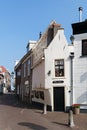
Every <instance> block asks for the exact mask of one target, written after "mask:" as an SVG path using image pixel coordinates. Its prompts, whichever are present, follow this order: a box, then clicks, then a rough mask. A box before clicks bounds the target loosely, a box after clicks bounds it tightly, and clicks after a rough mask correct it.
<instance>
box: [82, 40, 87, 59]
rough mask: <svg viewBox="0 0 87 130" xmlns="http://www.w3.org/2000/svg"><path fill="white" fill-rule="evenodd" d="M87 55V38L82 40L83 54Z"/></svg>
mask: <svg viewBox="0 0 87 130" xmlns="http://www.w3.org/2000/svg"><path fill="white" fill-rule="evenodd" d="M85 55H87V39H85V40H82V56H85Z"/></svg>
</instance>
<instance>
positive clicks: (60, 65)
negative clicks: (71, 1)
mask: <svg viewBox="0 0 87 130" xmlns="http://www.w3.org/2000/svg"><path fill="white" fill-rule="evenodd" d="M60 76H64V60H55V77H60Z"/></svg>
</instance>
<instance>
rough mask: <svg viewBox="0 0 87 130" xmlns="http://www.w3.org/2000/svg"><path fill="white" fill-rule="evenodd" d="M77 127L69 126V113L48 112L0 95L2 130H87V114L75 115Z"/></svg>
mask: <svg viewBox="0 0 87 130" xmlns="http://www.w3.org/2000/svg"><path fill="white" fill-rule="evenodd" d="M74 123H75V127H73V128H70V127H69V126H68V113H63V112H47V114H42V110H40V109H37V108H36V107H34V106H30V105H29V104H28V105H26V104H23V103H18V101H17V99H16V97H15V95H14V94H5V95H0V130H87V114H79V115H74Z"/></svg>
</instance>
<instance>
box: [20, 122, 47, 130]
mask: <svg viewBox="0 0 87 130" xmlns="http://www.w3.org/2000/svg"><path fill="white" fill-rule="evenodd" d="M18 125H21V126H26V127H28V128H31V129H32V130H47V128H46V127H43V126H41V125H37V124H34V123H29V122H20V123H18Z"/></svg>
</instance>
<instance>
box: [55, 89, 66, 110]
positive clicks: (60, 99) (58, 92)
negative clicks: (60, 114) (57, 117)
mask: <svg viewBox="0 0 87 130" xmlns="http://www.w3.org/2000/svg"><path fill="white" fill-rule="evenodd" d="M64 101H65V100H64V87H54V111H64V106H65V102H64Z"/></svg>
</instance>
